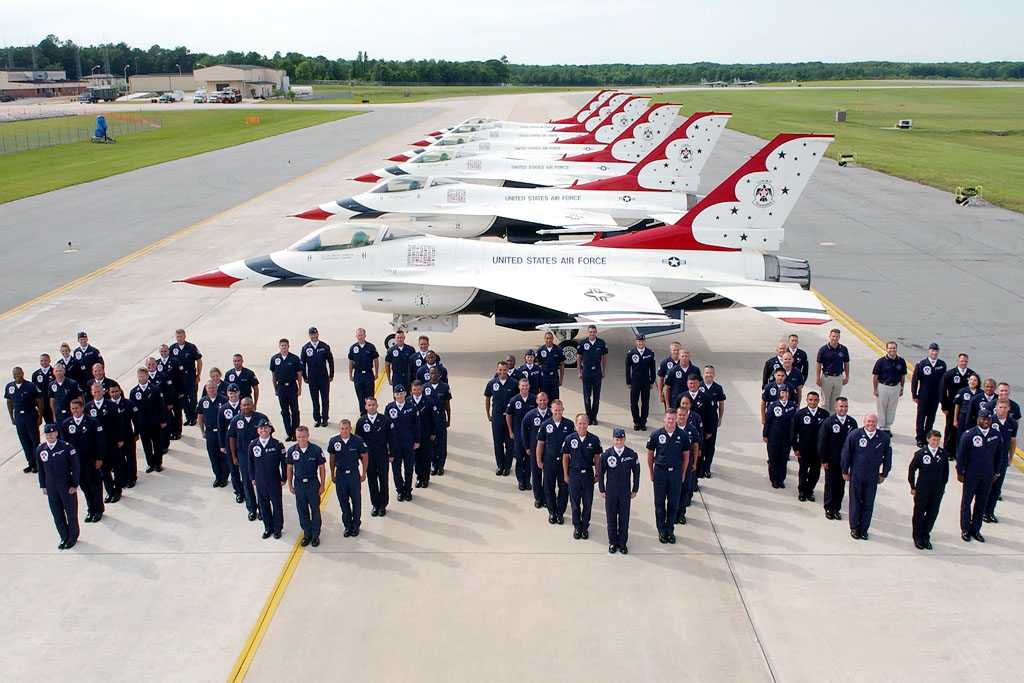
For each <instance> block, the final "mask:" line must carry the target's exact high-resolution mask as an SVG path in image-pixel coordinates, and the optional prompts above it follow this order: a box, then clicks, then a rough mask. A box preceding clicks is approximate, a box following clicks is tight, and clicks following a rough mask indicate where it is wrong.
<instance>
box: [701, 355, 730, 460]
mask: <svg viewBox="0 0 1024 683" xmlns="http://www.w3.org/2000/svg"><path fill="white" fill-rule="evenodd" d="M703 374H704V381H703V382H701V384H700V393H701V394H703V395H705V400H706V401H707V406H708V408H707V413H708V415H707V418H706V419H705V420H704V432H705V436H704V447H703V448H701V449H700V458H699V462H698V463H697V476H698V477H701V478H705V479H710V478H711V463H712V462H713V461H714V459H715V446H716V445H717V443H718V428H719V427H721V426H722V419H723V418H724V417H725V389H723V388H722V385H721V384H719V383H718V382H716V381H715V366H713V365H705V366H704V372H703Z"/></svg>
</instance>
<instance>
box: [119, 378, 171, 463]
mask: <svg viewBox="0 0 1024 683" xmlns="http://www.w3.org/2000/svg"><path fill="white" fill-rule="evenodd" d="M136 376H137V377H138V380H139V383H138V384H137V385H135V388H134V389H132V390H131V391H130V392H128V396H129V397H130V398H131V401H132V410H133V411H134V413H135V420H134V421H135V429H136V430H137V433H138V435H139V440H140V441H142V451H143V452H144V453H145V454H146V472H153V471H154V470H155V471H157V472H161V471H163V461H164V451H163V437H162V433H163V429H164V428H165V427H166V426H167V404H168V401H167V399H166V398H165V397H164V394H163V391H161V389H160V387H159V386H157V384H156V383H155V382H152V381H150V375H149V372H148V371H147V370H145V369H144V368H139V370H138V371H137V372H136Z"/></svg>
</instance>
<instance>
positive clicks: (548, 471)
mask: <svg viewBox="0 0 1024 683" xmlns="http://www.w3.org/2000/svg"><path fill="white" fill-rule="evenodd" d="M541 393H543V392H541ZM544 395H545V396H547V394H544ZM564 412H565V406H563V405H562V401H561V400H559V399H557V398H556V399H555V400H553V401H551V417H550V418H548V419H547V420H544V422H542V423H541V425H540V427H539V428H538V430H537V452H536V454H535V455H536V459H537V467H539V468H540V470H541V472H542V473H543V480H544V501H545V503H547V508H548V524H562V523H564V519H563V518H564V516H565V508H566V507H567V506H568V504H569V487H568V486H566V485H565V481H564V478H563V475H564V472H563V471H562V444H564V443H565V439H566V438H567V437H568V436H569V435H570V434H571V433H572V431H573V424H572V422H570V421H569V420H568V419H565V418H564V417H563V413H564ZM556 489H557V491H556Z"/></svg>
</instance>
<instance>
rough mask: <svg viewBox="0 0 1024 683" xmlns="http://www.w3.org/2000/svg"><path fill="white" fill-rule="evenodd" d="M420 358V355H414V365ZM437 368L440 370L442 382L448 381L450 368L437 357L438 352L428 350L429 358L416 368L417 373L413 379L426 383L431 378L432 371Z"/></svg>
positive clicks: (439, 374)
mask: <svg viewBox="0 0 1024 683" xmlns="http://www.w3.org/2000/svg"><path fill="white" fill-rule="evenodd" d="M418 359H419V356H418V355H417V356H414V357H413V364H414V365H415V363H416V361H417V360H418ZM435 369H436V370H437V372H438V377H439V378H440V380H441V381H442V382H447V381H448V368H446V367H445V366H443V365H441V362H440V361H439V360H438V359H437V354H436V353H434V352H433V351H427V359H426V361H425V362H423V363H421V364H420V365H419V367H418V368H417V369H416V374H415V375H414V376H413V379H418V380H419V381H421V382H423V383H424V384H426V383H427V382H428V381H429V380H430V371H431V370H435Z"/></svg>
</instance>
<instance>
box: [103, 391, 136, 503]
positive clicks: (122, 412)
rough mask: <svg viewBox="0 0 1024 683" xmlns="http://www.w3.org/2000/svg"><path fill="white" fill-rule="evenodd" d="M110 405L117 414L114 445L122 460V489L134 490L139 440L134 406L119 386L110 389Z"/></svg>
mask: <svg viewBox="0 0 1024 683" xmlns="http://www.w3.org/2000/svg"><path fill="white" fill-rule="evenodd" d="M110 403H111V405H113V406H114V412H115V413H117V437H116V443H117V447H118V449H120V452H121V458H122V459H123V460H124V482H123V485H122V488H126V489H130V488H135V482H137V481H138V479H139V462H138V459H137V456H136V448H135V444H136V442H137V441H138V438H139V437H138V434H137V431H138V430H137V429H136V427H135V404H134V403H132V401H131V399H129V398H128V397H127V396H125V395H124V394H122V392H121V387H120V385H118V386H114V387H110Z"/></svg>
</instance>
